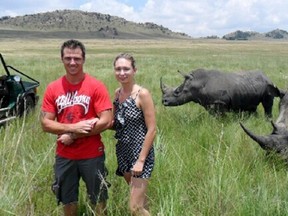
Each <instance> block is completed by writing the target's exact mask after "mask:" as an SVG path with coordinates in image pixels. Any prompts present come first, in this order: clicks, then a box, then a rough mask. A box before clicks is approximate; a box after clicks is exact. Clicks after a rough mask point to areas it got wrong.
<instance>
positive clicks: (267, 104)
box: [262, 95, 274, 118]
mask: <svg viewBox="0 0 288 216" xmlns="http://www.w3.org/2000/svg"><path fill="white" fill-rule="evenodd" d="M273 100H274V96H271V95H267V96H265V97H264V98H263V101H262V105H263V108H264V112H265V115H266V117H268V118H272V108H273Z"/></svg>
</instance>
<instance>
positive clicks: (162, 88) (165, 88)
mask: <svg viewBox="0 0 288 216" xmlns="http://www.w3.org/2000/svg"><path fill="white" fill-rule="evenodd" d="M160 87H161V90H162V93H163V94H164V93H165V92H166V91H167V89H168V87H167V86H166V85H165V84H164V83H163V81H162V77H161V78H160Z"/></svg>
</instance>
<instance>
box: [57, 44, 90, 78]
mask: <svg viewBox="0 0 288 216" xmlns="http://www.w3.org/2000/svg"><path fill="white" fill-rule="evenodd" d="M62 62H63V64H64V67H65V70H66V73H67V74H69V75H71V76H75V75H78V74H80V73H83V64H84V62H85V60H84V59H83V57H82V50H81V49H80V48H76V49H69V48H65V49H64V50H63V57H62Z"/></svg>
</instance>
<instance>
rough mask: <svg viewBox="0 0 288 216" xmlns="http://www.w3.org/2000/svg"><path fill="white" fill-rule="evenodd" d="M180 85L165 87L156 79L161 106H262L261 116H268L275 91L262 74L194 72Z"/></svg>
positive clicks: (215, 109)
mask: <svg viewBox="0 0 288 216" xmlns="http://www.w3.org/2000/svg"><path fill="white" fill-rule="evenodd" d="M178 72H179V73H180V74H182V75H183V77H184V82H183V83H182V84H181V85H180V86H179V87H177V88H171V87H167V86H166V85H165V84H163V82H162V77H161V79H160V87H161V90H162V103H163V105H164V106H179V105H182V104H185V103H187V102H190V101H193V102H195V103H198V104H200V105H202V106H203V107H204V108H205V109H206V110H208V111H212V112H218V113H224V112H227V111H235V112H239V111H248V112H256V110H257V106H258V105H259V104H260V103H262V105H263V107H264V111H265V114H266V115H267V116H268V117H271V114H272V107H273V100H274V96H275V95H276V93H275V91H276V90H277V88H276V87H275V86H274V85H273V83H272V82H271V81H270V80H269V79H268V77H267V76H266V75H265V74H264V73H263V72H262V71H246V72H239V73H225V72H220V71H217V70H205V69H196V70H194V71H192V72H190V73H189V74H183V73H182V72H180V71H178Z"/></svg>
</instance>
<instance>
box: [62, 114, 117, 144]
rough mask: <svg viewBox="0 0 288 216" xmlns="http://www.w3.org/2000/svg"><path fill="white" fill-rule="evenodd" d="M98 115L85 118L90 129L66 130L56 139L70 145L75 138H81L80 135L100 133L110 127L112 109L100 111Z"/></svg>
mask: <svg viewBox="0 0 288 216" xmlns="http://www.w3.org/2000/svg"><path fill="white" fill-rule="evenodd" d="M98 116H99V117H96V118H93V119H90V120H87V121H90V123H91V127H92V129H91V130H90V131H89V132H88V131H87V133H77V132H67V133H64V134H62V135H61V136H59V137H58V141H60V142H62V143H63V144H65V145H70V144H71V143H73V141H74V140H75V139H78V138H81V137H87V136H92V135H96V134H100V133H101V132H103V131H104V130H106V129H109V128H111V126H112V124H113V123H112V120H113V115H112V110H111V109H109V110H105V111H103V112H101V113H98Z"/></svg>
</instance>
